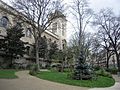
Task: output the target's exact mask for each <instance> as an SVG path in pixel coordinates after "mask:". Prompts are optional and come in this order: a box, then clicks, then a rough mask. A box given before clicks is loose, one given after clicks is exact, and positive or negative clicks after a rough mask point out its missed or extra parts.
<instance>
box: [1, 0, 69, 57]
mask: <svg viewBox="0 0 120 90" xmlns="http://www.w3.org/2000/svg"><path fill="white" fill-rule="evenodd" d="M55 13H56V15H61V17H58V18H56V19H55V20H54V21H53V22H52V24H51V25H50V26H49V29H48V30H45V31H44V32H43V33H42V37H43V36H45V37H46V39H47V41H48V42H49V41H51V42H56V43H57V45H58V48H59V49H60V50H63V49H64V48H65V45H66V23H67V20H66V17H65V16H64V15H63V14H62V13H61V12H59V11H56V12H55ZM19 19H20V20H24V19H26V17H25V16H24V15H23V14H22V13H20V12H18V11H17V10H15V9H14V8H12V7H11V6H9V5H7V4H6V3H4V2H3V1H1V0H0V39H2V38H4V36H6V29H7V28H8V27H11V26H13V25H15V24H16V22H17V21H19ZM22 26H23V28H24V32H23V33H24V34H25V36H24V37H22V38H21V40H22V41H24V42H28V46H29V47H30V45H33V44H34V43H35V41H34V38H33V36H32V34H31V33H30V29H31V25H29V24H28V23H26V22H25V23H23V24H22ZM30 49H32V47H30ZM24 57H25V58H26V57H29V56H27V55H24ZM0 59H2V57H1V58H0Z"/></svg>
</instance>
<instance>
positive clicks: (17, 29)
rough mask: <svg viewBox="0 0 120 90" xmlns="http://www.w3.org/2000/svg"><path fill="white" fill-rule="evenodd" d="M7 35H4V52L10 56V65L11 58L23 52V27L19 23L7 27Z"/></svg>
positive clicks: (21, 54)
mask: <svg viewBox="0 0 120 90" xmlns="http://www.w3.org/2000/svg"><path fill="white" fill-rule="evenodd" d="M6 31H7V36H6V37H5V49H4V50H5V52H6V55H8V56H9V57H10V58H11V63H10V66H12V62H13V58H14V57H17V56H18V55H19V56H23V54H25V47H24V44H25V43H24V42H23V41H22V40H21V38H22V37H23V36H24V34H23V28H22V26H21V24H20V23H17V24H16V25H15V26H13V27H11V28H8V29H7V30H6Z"/></svg>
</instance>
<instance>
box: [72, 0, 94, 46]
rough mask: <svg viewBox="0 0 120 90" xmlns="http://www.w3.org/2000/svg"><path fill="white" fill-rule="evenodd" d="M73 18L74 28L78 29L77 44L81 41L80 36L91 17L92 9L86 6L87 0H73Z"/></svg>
mask: <svg viewBox="0 0 120 90" xmlns="http://www.w3.org/2000/svg"><path fill="white" fill-rule="evenodd" d="M71 8H72V11H71V13H72V14H73V16H74V18H75V20H76V23H77V25H76V27H77V28H76V30H78V31H79V44H81V43H82V38H83V37H82V36H83V34H84V31H85V29H86V26H87V25H88V23H89V21H90V19H91V17H92V12H93V11H92V10H91V9H90V8H89V6H88V2H87V0H73V5H72V6H71Z"/></svg>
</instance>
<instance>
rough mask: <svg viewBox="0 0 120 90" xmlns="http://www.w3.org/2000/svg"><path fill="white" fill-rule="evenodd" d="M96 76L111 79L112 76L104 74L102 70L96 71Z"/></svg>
mask: <svg viewBox="0 0 120 90" xmlns="http://www.w3.org/2000/svg"><path fill="white" fill-rule="evenodd" d="M96 75H100V76H104V77H109V78H112V75H111V74H110V73H108V72H106V71H105V70H104V69H100V70H98V71H96Z"/></svg>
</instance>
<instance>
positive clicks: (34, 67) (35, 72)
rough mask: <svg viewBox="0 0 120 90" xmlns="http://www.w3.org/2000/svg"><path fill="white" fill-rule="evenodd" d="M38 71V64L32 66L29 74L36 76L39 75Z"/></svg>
mask: <svg viewBox="0 0 120 90" xmlns="http://www.w3.org/2000/svg"><path fill="white" fill-rule="evenodd" d="M37 71H38V69H37V64H33V65H31V67H30V72H29V74H30V75H33V76H34V75H36V74H37Z"/></svg>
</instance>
